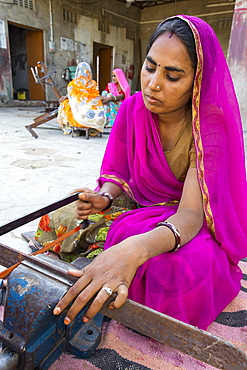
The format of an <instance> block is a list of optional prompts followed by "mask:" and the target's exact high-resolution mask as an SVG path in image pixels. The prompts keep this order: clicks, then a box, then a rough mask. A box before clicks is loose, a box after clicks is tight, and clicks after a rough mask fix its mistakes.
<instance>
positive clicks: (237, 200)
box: [171, 15, 247, 263]
mask: <svg viewBox="0 0 247 370" xmlns="http://www.w3.org/2000/svg"><path fill="white" fill-rule="evenodd" d="M178 17H179V18H182V19H183V20H185V21H186V22H187V23H188V24H189V26H190V27H191V29H192V32H193V34H194V38H195V43H196V50H197V58H198V66H197V71H196V75H195V82H194V90H193V99H192V123H193V135H194V139H195V146H196V152H197V168H198V179H199V182H200V186H201V190H202V194H203V200H204V210H205V215H206V219H207V224H208V227H209V229H210V231H211V233H212V235H214V236H215V238H216V240H217V241H218V242H219V244H220V246H221V247H222V248H223V249H225V250H226V253H227V255H228V258H229V259H230V260H231V261H232V262H234V263H238V261H239V260H240V259H241V258H244V257H246V256H247V224H246V222H247V182H246V169H245V152H244V139H243V129H242V122H241V117H240V111H239V105H238V102H237V98H236V95H235V90H234V86H233V82H232V78H231V75H230V72H229V68H228V65H227V63H226V59H225V56H224V53H223V51H222V48H221V45H220V43H219V41H218V39H217V37H216V35H215V33H214V31H213V29H212V28H211V27H210V26H209V25H208V24H207V23H206V22H204V21H203V20H202V19H200V18H197V17H193V16H187V15H179V16H178ZM171 18H173V17H171Z"/></svg>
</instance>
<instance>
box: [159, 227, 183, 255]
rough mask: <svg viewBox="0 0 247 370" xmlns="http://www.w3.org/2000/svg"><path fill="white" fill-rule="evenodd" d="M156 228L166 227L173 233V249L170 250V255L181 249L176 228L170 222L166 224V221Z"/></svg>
mask: <svg viewBox="0 0 247 370" xmlns="http://www.w3.org/2000/svg"><path fill="white" fill-rule="evenodd" d="M158 226H166V227H168V228H169V229H170V230H171V231H172V232H173V235H174V237H175V247H174V248H173V249H172V250H170V251H169V252H170V253H173V252H176V251H177V250H178V249H179V248H180V247H181V244H180V233H179V231H178V229H177V228H176V226H174V225H173V224H171V223H170V222H167V221H162V222H159V223H158V224H157V225H156V227H158Z"/></svg>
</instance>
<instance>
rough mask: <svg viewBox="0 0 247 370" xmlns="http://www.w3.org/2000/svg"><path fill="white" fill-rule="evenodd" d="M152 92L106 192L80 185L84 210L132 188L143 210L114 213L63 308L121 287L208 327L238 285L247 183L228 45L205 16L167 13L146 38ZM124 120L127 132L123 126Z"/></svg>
mask: <svg viewBox="0 0 247 370" xmlns="http://www.w3.org/2000/svg"><path fill="white" fill-rule="evenodd" d="M141 84H142V91H141V92H140V93H137V94H135V95H133V96H132V97H131V98H129V99H128V100H127V101H126V102H124V103H123V104H122V106H121V108H120V110H119V114H118V117H117V119H116V122H115V124H114V127H113V130H112V133H111V135H110V138H109V141H108V145H107V148H106V152H105V156H104V159H103V163H102V167H101V175H100V177H99V179H98V183H99V187H98V189H97V191H91V190H89V189H86V188H83V189H81V194H80V195H79V199H80V200H78V202H77V217H78V218H79V219H85V218H87V217H88V215H90V214H93V213H97V212H100V211H102V210H103V209H104V208H106V209H107V208H108V207H109V206H110V205H111V203H112V201H113V200H114V199H116V198H117V197H118V196H119V195H120V194H121V193H122V192H125V193H126V194H127V195H128V196H129V197H130V198H132V199H133V200H135V201H136V203H137V204H138V208H137V209H134V210H131V211H129V212H126V213H124V214H122V215H120V216H119V217H117V219H116V220H115V221H114V222H113V224H112V226H111V228H110V230H109V232H108V236H107V239H106V243H105V250H104V252H103V253H101V254H100V255H98V256H97V257H96V258H95V259H94V260H93V262H92V263H91V264H90V265H88V266H87V267H86V268H84V269H83V270H79V271H75V270H70V273H71V274H72V275H74V276H77V277H79V279H78V281H77V282H76V283H75V285H74V287H72V288H71V289H70V290H69V291H68V293H67V294H66V295H65V296H64V297H63V298H62V300H61V301H60V302H59V303H58V304H57V306H56V308H55V309H54V314H56V315H57V314H59V313H60V312H61V311H63V310H64V309H65V308H66V307H67V306H68V304H69V303H70V302H72V301H73V300H74V299H75V301H74V303H73V305H72V306H71V308H70V309H69V311H68V312H67V316H66V318H65V321H64V322H65V324H66V325H67V324H69V323H70V322H71V321H72V320H73V319H74V317H75V316H76V315H77V313H78V312H79V311H80V310H81V308H82V307H84V305H85V304H86V302H88V300H89V299H90V298H92V297H93V296H94V295H95V294H96V297H95V298H94V300H93V302H92V304H91V306H90V307H89V309H88V311H87V312H86V314H85V316H84V318H83V321H84V322H87V321H88V320H90V319H91V318H92V317H93V316H94V315H95V314H96V313H97V312H98V311H99V310H100V308H101V306H102V305H103V303H104V302H105V301H106V300H107V299H108V297H109V295H110V294H112V292H116V293H117V297H116V299H115V301H114V302H113V303H111V308H113V309H114V308H118V307H120V306H121V305H122V304H123V303H124V302H125V301H126V299H127V297H128V298H130V299H132V300H134V301H136V302H139V303H142V304H144V305H146V306H148V307H150V308H152V309H155V310H157V311H159V312H162V313H165V314H167V315H170V316H172V317H174V318H176V319H178V320H181V321H184V322H186V323H189V324H191V325H195V326H198V327H199V328H201V329H206V328H207V327H208V325H209V324H210V323H212V321H214V320H215V318H216V317H217V316H218V315H219V314H220V313H221V312H222V310H223V309H224V308H225V307H226V306H227V305H228V304H229V303H230V302H231V301H232V300H233V299H234V297H236V295H237V294H238V292H239V289H240V279H241V277H242V273H241V270H240V269H239V267H238V263H239V261H240V259H242V258H244V257H246V256H247V228H246V220H247V186H246V172H245V163H244V162H245V161H244V143H243V134H242V124H241V119H240V114H239V107H238V103H237V100H236V96H235V92H234V87H233V83H232V79H231V77H230V73H229V70H228V67H227V64H226V61H225V58H224V54H223V52H222V49H221V47H220V44H219V42H218V40H217V38H216V36H215V34H214V31H213V30H212V29H211V27H210V26H209V25H208V24H207V23H205V22H204V21H203V20H201V19H199V18H196V17H191V16H184V15H179V16H175V17H171V18H168V19H166V20H165V21H164V22H162V23H161V24H160V25H159V26H158V28H157V29H156V31H155V32H154V34H153V36H152V37H151V39H150V43H149V45H148V48H147V56H146V59H145V61H144V64H143V68H142V72H141ZM123 130H124V132H125V135H123Z"/></svg>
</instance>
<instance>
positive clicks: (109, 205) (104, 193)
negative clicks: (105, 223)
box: [99, 191, 114, 211]
mask: <svg viewBox="0 0 247 370" xmlns="http://www.w3.org/2000/svg"><path fill="white" fill-rule="evenodd" d="M99 194H100V195H101V196H102V197H105V198H106V199H108V205H107V206H106V207H105V208H104V209H102V211H107V210H108V209H110V208H111V206H112V202H113V200H114V198H113V196H112V195H111V194H110V193H108V192H104V191H103V192H100V193H99Z"/></svg>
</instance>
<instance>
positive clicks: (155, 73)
mask: <svg viewBox="0 0 247 370" xmlns="http://www.w3.org/2000/svg"><path fill="white" fill-rule="evenodd" d="M193 81H194V69H193V67H192V65H191V61H190V57H189V54H188V52H187V50H186V47H185V46H184V44H183V43H182V41H180V39H179V38H178V37H177V36H176V35H175V34H172V36H171V34H170V32H166V33H163V34H162V35H160V36H159V37H158V38H157V39H156V40H155V42H154V43H153V45H152V47H151V48H150V50H149V53H148V55H147V57H146V59H145V61H144V63H143V66H142V71H141V86H142V93H143V98H144V103H145V105H146V107H147V108H148V109H149V110H150V111H151V112H153V113H156V114H169V113H174V112H180V111H182V110H184V108H185V106H186V105H187V103H188V100H189V99H190V97H191V94H192V89H193Z"/></svg>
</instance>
